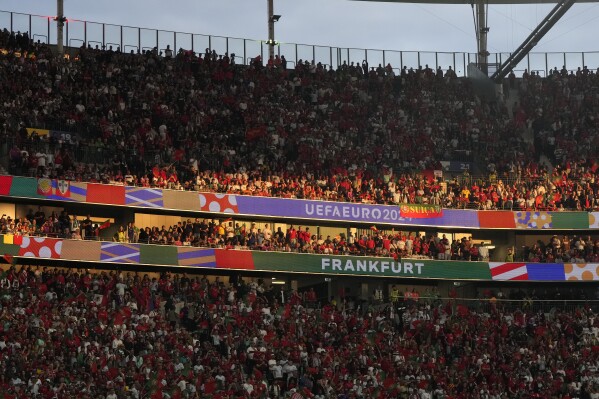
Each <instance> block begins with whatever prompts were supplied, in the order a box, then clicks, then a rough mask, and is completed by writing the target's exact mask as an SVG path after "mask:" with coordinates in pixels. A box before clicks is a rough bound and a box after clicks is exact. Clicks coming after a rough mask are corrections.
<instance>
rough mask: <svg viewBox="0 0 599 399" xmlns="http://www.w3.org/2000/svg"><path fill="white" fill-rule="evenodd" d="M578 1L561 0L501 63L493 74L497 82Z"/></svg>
mask: <svg viewBox="0 0 599 399" xmlns="http://www.w3.org/2000/svg"><path fill="white" fill-rule="evenodd" d="M574 3H576V0H561V1H560V2H559V3H557V5H556V6H555V7H553V9H552V10H551V11H550V12H549V14H547V16H546V17H545V18H544V19H543V20H542V21H541V23H539V25H538V26H537V27H536V28H535V30H533V31H532V33H531V34H530V35H529V36H528V37H527V38H526V40H524V42H522V44H521V45H520V47H518V48H517V49H516V51H514V52H513V53H512V55H510V56H509V57H508V59H507V60H505V62H503V63H502V64H501V66H500V67H499V68H497V71H495V73H494V74H493V75H492V76H491V79H493V80H494V81H495V82H496V83H499V82H501V80H502V79H503V78H505V77H506V76H507V75H508V74H509V73H510V71H511V70H512V69H513V68H514V67H515V66H516V65H518V63H519V62H520V61H522V60H523V59H524V57H526V55H527V54H528V53H529V52H530V50H532V49H533V48H534V47H535V46H536V45H537V43H539V41H540V40H541V39H542V38H543V36H545V34H546V33H547V32H549V30H550V29H551V28H552V27H553V25H555V24H556V23H557V21H559V20H560V18H561V17H562V16H563V15H564V14H565V13H566V12H567V11H568V10H569V9H570V7H572V6H573V5H574Z"/></svg>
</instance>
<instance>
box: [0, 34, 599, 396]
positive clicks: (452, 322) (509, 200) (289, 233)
mask: <svg viewBox="0 0 599 399" xmlns="http://www.w3.org/2000/svg"><path fill="white" fill-rule="evenodd" d="M0 49H2V50H4V51H2V52H0V63H1V67H0V88H1V90H0V104H1V106H0V122H1V123H2V124H3V126H2V130H1V131H0V148H2V149H3V150H5V154H4V155H3V156H5V157H8V163H7V165H6V168H7V170H6V173H8V174H11V175H15V176H30V177H38V178H50V179H64V180H70V181H82V182H101V183H109V184H119V185H136V186H141V187H158V188H170V189H174V190H195V191H213V192H218V193H231V194H244V195H252V196H273V197H284V198H298V199H319V200H327V201H343V202H360V203H364V204H405V203H412V204H430V205H438V206H442V207H444V208H468V209H480V210H497V209H505V210H512V209H514V210H529V211H530V210H535V211H570V210H584V211H592V210H596V209H597V208H599V192H598V189H599V187H598V186H597V182H596V178H597V173H599V172H598V166H599V165H598V164H596V156H597V153H596V151H597V150H596V148H599V146H597V144H598V143H597V132H596V129H597V127H596V121H595V118H596V114H597V111H598V107H599V103H598V101H599V100H598V99H599V96H597V94H598V93H597V91H598V90H599V88H598V87H599V85H596V83H597V79H599V77H598V74H596V73H594V71H591V70H588V69H586V68H584V69H580V70H579V71H575V72H569V71H567V70H565V69H564V70H561V69H560V70H558V69H555V70H554V71H553V73H551V74H550V76H548V77H545V78H541V77H539V76H538V75H535V74H528V73H526V74H525V75H524V76H523V77H522V78H517V79H516V78H515V76H511V77H510V78H509V79H507V80H506V82H505V86H506V93H511V95H513V96H517V97H518V99H519V101H517V102H515V103H514V104H513V105H512V106H510V107H508V106H507V105H506V103H505V102H502V101H489V100H485V99H483V98H481V97H479V96H478V95H477V93H476V91H475V90H474V88H473V85H472V82H470V81H469V80H468V79H467V78H459V77H457V76H456V75H455V73H453V71H451V70H450V69H449V70H442V69H438V70H433V69H430V68H428V66H427V67H423V68H420V69H416V70H412V69H407V68H406V69H402V70H401V72H399V73H396V71H395V70H394V69H393V68H392V66H391V65H388V66H385V65H380V66H378V67H376V66H374V67H369V66H368V65H363V64H353V63H351V64H349V65H343V66H341V67H340V68H338V69H337V70H333V69H332V68H330V67H328V68H327V67H326V66H323V65H321V64H317V63H314V62H311V61H305V62H300V63H298V64H297V65H294V66H293V67H290V65H287V63H286V61H285V60H284V57H283V58H279V57H276V58H273V59H271V60H266V62H264V61H263V60H262V59H261V58H260V57H256V58H255V59H254V60H253V61H252V62H251V64H250V65H247V66H246V65H235V57H234V56H233V55H231V56H229V55H228V54H216V53H215V52H213V51H211V50H209V49H206V51H205V53H202V54H196V53H193V52H192V51H186V50H183V49H181V50H180V51H178V52H176V53H175V54H173V55H172V56H170V55H163V54H161V53H160V52H159V51H158V50H157V49H155V50H153V51H144V52H141V53H136V54H135V53H132V54H129V53H124V52H121V51H120V49H117V48H115V49H110V48H108V49H101V48H93V47H92V46H87V45H85V44H84V45H83V46H82V47H81V48H80V49H78V50H77V51H76V52H75V53H73V54H72V55H71V57H69V58H64V57H58V56H56V55H54V54H53V52H52V51H51V49H50V47H48V46H46V45H44V44H41V43H34V42H33V41H32V40H31V39H30V38H29V37H28V36H27V34H16V33H14V32H9V31H7V30H4V31H3V32H0ZM48 129H53V130H58V131H61V132H68V133H70V135H69V136H68V138H65V137H62V138H56V137H52V136H45V135H42V134H39V132H40V131H41V130H48ZM525 137H528V138H526V139H525ZM531 154H534V155H531ZM464 157H466V158H464ZM464 159H467V160H468V162H469V163H471V164H472V168H473V170H472V171H470V172H469V173H468V172H467V173H460V174H459V175H456V176H451V177H450V178H448V179H443V178H441V177H439V175H438V174H435V172H434V171H436V170H442V169H443V167H442V165H441V162H440V161H441V160H449V161H451V160H464ZM477 172H478V173H477ZM475 174H476V176H475V177H473V176H474V175H475ZM29 205H30V204H29ZM102 227H103V226H101V225H99V224H98V223H96V222H92V220H91V216H87V217H81V216H80V217H77V216H74V215H73V213H72V212H68V211H67V210H64V211H63V212H59V213H53V212H52V213H51V214H50V213H45V212H44V210H43V208H42V207H41V206H40V207H39V208H37V211H34V208H33V206H31V207H30V210H29V212H27V213H26V214H25V213H24V214H21V215H15V217H14V218H11V217H8V216H7V215H2V217H1V218H0V234H1V235H3V236H38V235H39V236H44V237H58V238H64V239H72V240H97V239H102V237H101V236H102ZM296 227H297V228H296ZM296 227H294V226H293V225H289V226H288V228H286V229H284V230H281V229H280V228H279V229H277V230H275V231H273V230H271V229H272V224H271V223H264V224H260V223H252V222H248V223H247V224H246V223H244V222H243V221H241V222H240V221H237V220H236V221H230V220H229V219H224V218H221V219H220V220H216V219H209V220H205V219H203V218H196V217H195V216H194V217H193V218H190V219H188V220H187V221H182V222H179V223H177V224H176V225H172V226H170V225H166V226H156V225H147V226H136V225H135V223H133V222H129V223H128V224H124V225H122V226H120V228H117V230H116V231H115V232H114V236H112V237H110V238H107V237H104V239H112V240H113V241H114V242H116V243H127V244H138V243H147V244H153V245H174V246H197V247H202V248H226V249H230V250H259V251H282V252H302V253H307V254H335V255H339V254H341V255H360V256H385V257H393V258H395V259H398V258H406V257H407V258H411V257H424V258H434V259H440V260H448V261H449V260H473V261H474V260H488V256H489V253H488V249H486V247H485V246H484V245H483V244H475V243H473V242H472V237H462V238H460V239H459V240H458V239H454V240H452V239H451V238H449V237H445V235H444V234H443V231H441V230H440V231H427V232H425V234H421V232H420V231H418V229H413V230H412V231H402V230H401V229H398V230H396V229H395V228H393V229H391V228H390V229H387V228H386V227H385V228H383V227H380V226H379V228H380V230H379V228H377V227H376V226H373V227H371V228H368V229H366V232H364V231H362V232H361V233H360V234H359V235H356V236H354V235H352V234H351V233H350V234H348V235H345V234H343V233H341V234H339V235H338V236H334V237H331V236H322V235H318V234H317V233H316V232H310V231H308V229H307V228H306V227H304V228H302V226H299V225H296ZM448 235H450V234H449V233H448ZM593 236H594V235H593V234H590V233H589V232H572V233H570V232H568V234H563V232H561V233H560V234H559V235H558V234H556V235H553V236H552V237H551V238H550V239H548V240H545V241H543V239H540V240H538V241H537V243H536V244H534V245H530V246H527V247H526V248H525V249H523V250H518V253H517V254H515V253H514V250H513V249H512V250H510V251H509V252H508V255H507V256H506V258H505V261H506V262H513V261H515V260H516V261H523V262H547V263H567V262H573V263H581V264H582V263H587V262H588V263H597V262H599V240H598V239H597V237H593ZM5 243H6V241H5ZM0 255H1V254H0ZM4 259H5V260H6V261H7V263H9V264H7V265H2V275H1V277H0V281H1V287H0V294H1V295H0V320H2V322H1V323H0V367H1V370H2V373H1V374H0V395H3V397H4V398H15V399H17V398H48V399H51V398H52V399H53V398H57V399H62V398H89V399H91V398H105V399H117V398H118V399H120V398H135V399H140V398H152V399H162V398H173V399H174V398H211V399H232V398H236V399H237V398H239V399H241V398H244V399H247V398H272V399H280V398H291V399H299V398H315V399H325V398H326V399H329V398H337V399H350V398H373V399H384V398H406V399H450V398H453V399H470V398H472V399H500V398H569V399H574V398H580V399H586V398H599V367H598V361H599V359H598V353H599V318H598V317H597V314H596V313H597V311H598V310H599V308H598V307H597V302H596V300H597V299H599V296H598V295H597V294H598V293H597V292H595V290H594V287H586V286H583V287H577V288H576V289H572V288H569V287H568V288H566V287H565V286H560V287H556V288H554V287H552V288H551V290H548V289H547V288H546V287H545V288H544V289H543V290H541V289H539V290H538V291H537V290H536V289H535V288H530V287H525V288H524V289H522V288H521V287H518V288H514V287H513V286H511V287H509V288H503V287H502V288H496V287H495V288H493V289H487V290H478V291H477V293H476V298H470V299H474V300H468V301H466V300H461V299H460V298H458V294H457V291H456V290H455V289H452V290H450V292H449V295H448V296H447V297H443V298H442V297H441V295H440V294H439V292H437V291H436V290H435V289H432V290H427V292H422V293H421V294H419V295H414V294H415V289H414V288H412V289H411V290H406V291H405V292H401V291H400V290H399V288H397V287H396V286H395V285H392V286H390V287H389V288H390V290H389V292H388V293H383V292H382V291H381V290H380V288H377V289H375V290H374V291H372V290H371V295H368V296H366V297H361V298H359V297H358V296H357V295H352V296H346V295H345V291H343V292H341V293H339V294H338V295H334V296H333V297H329V296H328V295H324V296H323V295H320V294H317V293H316V292H315V291H314V290H313V289H306V290H296V289H283V288H281V287H279V286H276V285H272V284H266V283H265V281H264V280H263V279H261V278H253V277H252V278H250V277H248V278H246V277H242V276H240V275H237V274H231V275H230V276H228V277H215V276H201V275H199V274H197V271H196V273H195V274H194V273H189V274H182V273H180V272H179V271H178V270H171V271H170V272H168V273H167V272H164V271H162V272H159V271H148V272H147V273H144V272H131V273H129V272H124V271H120V270H117V271H102V270H93V269H90V270H88V269H83V268H79V267H83V266H82V265H77V267H72V268H71V267H64V268H62V267H61V266H65V265H58V267H57V265H56V264H53V265H51V266H48V267H41V266H33V267H31V266H23V265H18V264H17V265H15V264H16V263H18V262H17V261H16V260H15V259H14V258H13V257H12V256H8V255H5V256H4ZM67 266H68V265H67ZM71 266H72V264H71ZM204 270H207V269H204ZM207 273H208V272H207ZM456 287H459V284H457V285H456ZM541 291H543V293H541Z"/></svg>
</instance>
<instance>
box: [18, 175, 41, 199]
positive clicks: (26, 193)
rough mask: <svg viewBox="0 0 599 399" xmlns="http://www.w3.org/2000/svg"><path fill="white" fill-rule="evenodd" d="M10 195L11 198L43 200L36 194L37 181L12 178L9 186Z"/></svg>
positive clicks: (25, 178) (26, 178)
mask: <svg viewBox="0 0 599 399" xmlns="http://www.w3.org/2000/svg"><path fill="white" fill-rule="evenodd" d="M10 195H11V196H13V197H26V198H44V196H43V195H40V194H38V192H37V179H31V178H28V177H20V176H14V177H13V178H12V184H11V186H10Z"/></svg>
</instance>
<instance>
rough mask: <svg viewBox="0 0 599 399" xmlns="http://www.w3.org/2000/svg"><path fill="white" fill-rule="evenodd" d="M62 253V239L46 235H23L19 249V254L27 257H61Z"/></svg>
mask: <svg viewBox="0 0 599 399" xmlns="http://www.w3.org/2000/svg"><path fill="white" fill-rule="evenodd" d="M61 254H62V240H59V239H55V238H45V237H35V238H33V237H23V238H22V241H21V245H20V249H19V256H23V257H26V258H51V259H60V257H61Z"/></svg>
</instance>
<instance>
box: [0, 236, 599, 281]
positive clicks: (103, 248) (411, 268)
mask: <svg viewBox="0 0 599 399" xmlns="http://www.w3.org/2000/svg"><path fill="white" fill-rule="evenodd" d="M0 252H2V253H0V255H3V254H8V255H13V256H15V257H16V258H17V260H18V258H19V257H22V258H45V259H56V260H69V261H89V262H111V263H137V264H146V265H172V266H175V267H176V266H186V267H197V268H207V269H208V268H214V267H216V268H219V269H234V270H258V271H277V272H294V273H307V274H315V273H318V274H324V275H334V274H338V275H362V276H368V277H413V278H421V279H429V278H432V279H447V280H481V281H491V280H493V281H518V280H520V281H568V280H570V281H576V280H583V281H599V264H596V263H588V264H587V263H581V264H572V263H566V264H561V263H517V262H513V263H504V262H460V261H437V260H430V259H424V260H422V259H402V260H401V261H395V260H393V259H391V258H369V257H356V256H341V255H340V256H329V255H310V254H295V253H281V252H262V251H237V250H226V249H211V248H194V247H175V246H161V245H144V244H124V243H115V242H98V241H81V240H78V241H77V240H61V239H55V238H46V237H35V238H33V237H22V236H13V235H3V236H0Z"/></svg>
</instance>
